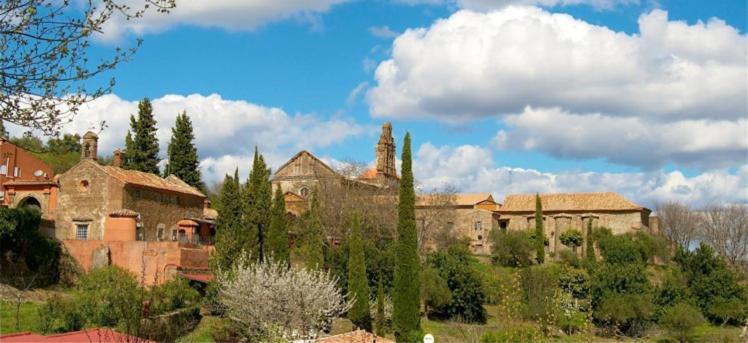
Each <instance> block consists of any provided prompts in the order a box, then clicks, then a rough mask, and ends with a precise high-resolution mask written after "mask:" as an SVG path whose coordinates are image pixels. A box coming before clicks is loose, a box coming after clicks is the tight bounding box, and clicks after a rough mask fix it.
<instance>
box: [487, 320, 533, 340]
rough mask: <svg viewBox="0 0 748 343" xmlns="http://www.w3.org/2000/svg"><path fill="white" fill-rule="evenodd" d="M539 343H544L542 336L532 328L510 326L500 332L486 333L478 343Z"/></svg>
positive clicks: (527, 326)
mask: <svg viewBox="0 0 748 343" xmlns="http://www.w3.org/2000/svg"><path fill="white" fill-rule="evenodd" d="M515 342H523V343H540V342H545V338H544V337H543V334H542V333H541V332H540V330H538V329H537V328H536V327H534V326H530V325H524V324H523V325H518V326H511V327H509V328H506V329H504V330H501V331H495V332H486V333H484V334H483V335H482V336H481V337H480V343H515Z"/></svg>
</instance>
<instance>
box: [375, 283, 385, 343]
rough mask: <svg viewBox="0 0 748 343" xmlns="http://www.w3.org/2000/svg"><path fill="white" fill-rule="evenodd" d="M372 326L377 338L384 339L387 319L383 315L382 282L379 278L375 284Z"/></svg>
mask: <svg viewBox="0 0 748 343" xmlns="http://www.w3.org/2000/svg"><path fill="white" fill-rule="evenodd" d="M374 325H375V327H376V330H377V331H376V332H377V336H380V337H384V336H385V335H387V331H388V330H387V318H386V317H385V314H384V282H382V277H381V276H380V277H379V281H378V282H377V311H376V316H375V321H374Z"/></svg>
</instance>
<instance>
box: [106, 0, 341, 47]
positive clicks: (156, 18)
mask: <svg viewBox="0 0 748 343" xmlns="http://www.w3.org/2000/svg"><path fill="white" fill-rule="evenodd" d="M345 1H346V0H211V1H201V0H180V1H177V6H176V8H175V9H173V10H171V12H170V13H168V14H160V13H156V12H155V11H148V12H146V14H145V16H144V17H143V18H138V19H135V20H125V19H124V18H121V17H118V16H115V17H113V18H112V20H109V21H107V23H106V24H105V25H104V27H103V32H104V33H103V39H105V40H112V39H117V38H118V37H120V36H121V35H122V33H124V32H133V33H136V34H143V33H150V32H159V31H163V30H166V29H168V28H171V27H173V26H177V25H194V26H201V27H219V28H223V29H226V30H229V31H252V30H255V29H257V28H258V27H260V26H262V25H263V24H266V23H268V22H272V21H277V20H283V19H287V18H291V17H295V18H297V19H298V20H300V21H302V22H307V23H311V24H312V26H318V25H319V18H318V15H319V14H320V13H324V12H326V11H328V10H329V9H330V7H332V6H333V5H336V4H340V3H343V2H345ZM123 3H126V4H129V5H131V6H132V7H133V8H138V7H137V6H141V7H142V3H143V2H142V1H138V0H126V1H124V2H123Z"/></svg>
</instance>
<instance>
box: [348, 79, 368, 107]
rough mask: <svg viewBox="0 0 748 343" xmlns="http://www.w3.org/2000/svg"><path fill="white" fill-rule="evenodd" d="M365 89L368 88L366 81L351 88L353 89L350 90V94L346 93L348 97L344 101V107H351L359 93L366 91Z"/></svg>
mask: <svg viewBox="0 0 748 343" xmlns="http://www.w3.org/2000/svg"><path fill="white" fill-rule="evenodd" d="M366 87H369V83H368V82H366V81H364V82H361V83H359V84H358V85H356V87H353V89H351V92H350V93H348V97H347V98H346V99H345V103H346V105H348V106H350V105H353V103H355V102H356V101H357V100H358V98H359V96H360V95H361V93H362V92H363V91H365V90H366Z"/></svg>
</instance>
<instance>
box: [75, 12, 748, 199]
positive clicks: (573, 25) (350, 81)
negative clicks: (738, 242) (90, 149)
mask: <svg viewBox="0 0 748 343" xmlns="http://www.w3.org/2000/svg"><path fill="white" fill-rule="evenodd" d="M128 1H131V2H132V3H134V4H137V3H138V0H128ZM139 1H140V2H142V0H139ZM746 17H748V8H747V7H746V2H745V1H744V0H735V1H732V0H722V1H709V2H705V1H691V0H678V1H673V0H377V1H362V0H305V1H299V0H249V1H247V0H214V1H185V0H177V8H176V9H175V10H173V11H172V12H171V13H169V14H166V15H164V14H157V13H148V14H146V16H145V17H144V18H142V19H138V20H131V21H125V20H121V19H120V18H114V19H113V20H111V21H110V22H109V23H108V24H107V25H106V27H105V28H104V32H103V33H102V34H101V35H99V36H97V37H96V40H95V42H94V44H93V47H92V50H91V55H92V57H94V58H96V57H105V56H108V55H109V54H111V51H112V49H114V48H115V47H117V46H128V45H131V44H132V43H133V41H134V40H136V39H138V38H142V39H143V45H142V46H141V48H140V49H139V50H138V52H137V54H136V55H135V56H134V58H133V59H132V60H131V61H128V62H127V63H124V64H121V65H120V66H119V67H118V68H117V69H116V70H115V71H113V72H111V73H108V74H106V75H103V76H102V77H101V78H100V79H95V80H92V81H91V82H92V83H93V84H96V83H97V82H104V81H105V80H108V78H109V77H114V78H115V79H116V80H117V84H116V86H115V88H114V90H113V92H112V94H109V95H106V96H103V97H101V98H98V99H96V100H94V101H92V102H90V103H88V104H87V105H85V106H84V107H83V108H82V109H81V111H80V113H79V114H78V115H77V116H76V117H75V119H74V121H73V122H72V123H69V124H67V125H66V126H65V127H64V128H63V130H62V131H63V132H70V133H82V132H85V131H86V130H87V129H89V128H92V127H95V126H96V125H97V123H99V122H100V121H102V120H105V121H106V124H107V126H106V128H105V129H104V130H103V131H102V133H101V135H100V144H99V147H100V153H101V154H109V153H111V151H113V150H114V149H116V148H121V147H122V146H123V144H124V136H125V132H126V131H127V129H128V126H129V115H130V114H132V113H136V109H137V102H138V101H139V100H140V99H142V98H144V97H148V98H150V99H151V100H152V101H153V104H154V109H155V110H154V111H155V114H156V119H157V121H158V127H159V130H158V137H159V141H160V144H161V147H162V148H161V151H162V155H165V152H166V145H167V144H168V140H169V138H170V128H171V126H172V125H173V124H174V119H175V118H176V115H177V113H179V112H181V111H186V112H187V113H188V115H189V116H190V117H191V119H192V121H193V124H194V126H195V135H196V144H197V147H198V152H199V155H200V159H201V170H202V173H203V177H204V179H205V180H206V182H207V183H208V184H212V183H215V182H217V181H219V180H222V179H223V177H224V175H225V174H226V173H230V172H233V170H234V169H235V168H237V167H238V168H239V171H240V173H241V174H242V175H244V177H246V175H247V174H248V169H249V167H250V165H251V154H252V152H253V150H254V148H255V146H257V147H258V148H259V149H260V151H261V152H262V153H263V154H264V155H265V157H266V160H267V161H268V162H269V164H270V166H271V167H273V168H277V167H278V166H280V165H282V164H283V163H284V162H285V161H286V160H288V159H289V158H290V157H292V156H293V155H294V154H296V153H297V152H298V151H300V150H309V151H310V152H312V153H314V154H315V155H316V156H318V157H320V158H322V159H323V160H325V161H327V162H328V163H330V164H332V165H339V164H341V163H346V162H347V161H357V162H363V163H367V164H373V160H374V145H375V144H376V141H377V138H378V134H379V129H380V127H381V125H382V124H383V123H384V122H387V121H390V122H392V124H393V131H394V135H395V140H396V142H398V152H397V153H398V155H399V154H400V145H401V143H402V138H403V136H404V134H405V132H406V131H408V132H410V133H411V136H412V138H413V146H412V149H413V151H414V173H415V177H416V179H417V183H418V185H419V189H420V190H421V191H424V192H428V191H438V190H440V189H444V188H445V187H454V188H456V189H457V190H459V191H461V192H490V193H493V195H494V197H495V198H496V199H497V200H498V201H499V202H501V201H503V198H504V196H505V195H506V194H510V193H525V192H532V193H534V192H589V191H614V192H619V193H621V194H623V195H624V196H626V197H628V198H629V199H631V200H633V201H635V202H637V203H639V204H640V205H643V206H648V207H654V206H655V205H656V204H657V203H658V202H662V201H668V200H674V201H681V202H684V203H687V204H691V205H693V206H705V205H709V204H712V203H748V36H746V31H747V24H746ZM163 157H165V156H163Z"/></svg>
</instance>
